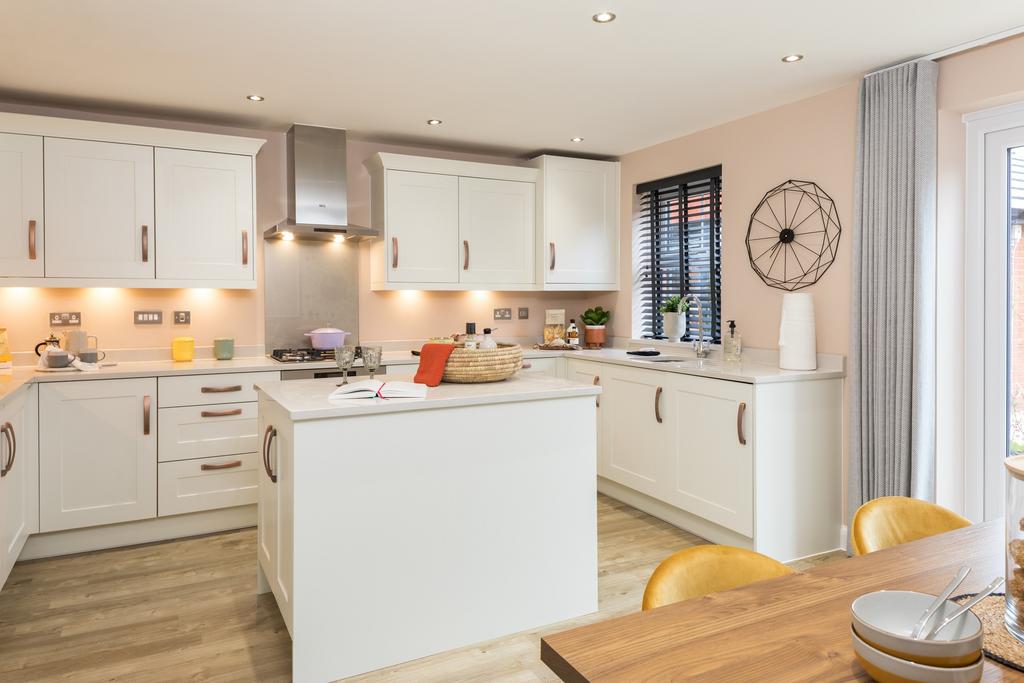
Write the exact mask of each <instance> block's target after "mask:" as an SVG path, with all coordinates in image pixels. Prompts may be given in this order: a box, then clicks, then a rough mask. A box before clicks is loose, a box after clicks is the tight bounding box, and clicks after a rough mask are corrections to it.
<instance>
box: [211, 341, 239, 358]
mask: <svg viewBox="0 0 1024 683" xmlns="http://www.w3.org/2000/svg"><path fill="white" fill-rule="evenodd" d="M213 357H214V358H216V359H217V360H231V359H232V358H234V357H235V340H234V339H232V338H231V337H217V338H216V339H214V340H213Z"/></svg>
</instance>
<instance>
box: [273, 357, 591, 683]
mask: <svg viewBox="0 0 1024 683" xmlns="http://www.w3.org/2000/svg"><path fill="white" fill-rule="evenodd" d="M385 379H400V380H408V379H409V378H408V377H388V378H385ZM334 388H335V381H334V380H302V381H291V382H266V383H262V384H260V385H258V387H257V389H258V393H259V422H260V434H262V435H263V453H262V456H263V473H262V475H261V477H260V491H259V525H258V526H259V528H258V550H257V554H258V562H257V566H258V570H257V573H258V590H259V592H261V593H266V592H270V591H272V592H273V594H274V597H275V599H276V601H277V604H278V607H279V608H280V611H281V614H282V616H283V618H284V621H285V624H286V625H287V627H288V631H289V633H290V634H291V637H292V672H293V678H294V680H295V681H299V682H318V683H319V682H322V681H330V680H335V679H339V678H343V677H346V676H352V675H355V674H359V673H363V672H366V671H372V670H374V669H379V668H381V667H385V666H389V665H393V664H396V663H399V662H404V661H408V660H411V659H415V658H418V657H423V656H426V655H429V654H433V653H436V652H441V651H444V650H448V649H452V648H456V647H462V646H465V645H469V644H472V643H476V642H480V641H484V640H487V639H490V638H494V637H497V636H501V635H505V634H509V633H514V632H517V631H522V630H526V629H530V628H535V627H538V626H541V625H544V624H549V623H552V622H556V621H561V620H564V619H569V618H572V617H576V616H579V615H582V614H586V613H589V612H593V611H595V610H596V609H597V517H596V452H597V444H596V436H595V435H596V423H595V421H596V415H595V410H594V401H595V395H596V394H598V393H599V392H600V391H601V389H600V387H595V386H590V385H584V384H579V383H575V382H570V381H566V380H562V379H557V378H552V377H546V376H538V375H534V374H522V373H521V374H520V375H518V376H517V377H514V378H512V379H510V380H507V381H504V382H497V383H493V384H463V385H459V384H442V385H441V386H439V387H435V388H432V389H430V390H429V392H428V395H427V397H426V398H423V399H379V398H373V399H346V400H330V399H329V398H328V395H329V394H330V393H331V391H333V390H334Z"/></svg>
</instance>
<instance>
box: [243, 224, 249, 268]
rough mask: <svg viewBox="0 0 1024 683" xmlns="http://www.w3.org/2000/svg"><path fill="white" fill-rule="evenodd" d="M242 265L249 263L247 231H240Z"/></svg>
mask: <svg viewBox="0 0 1024 683" xmlns="http://www.w3.org/2000/svg"><path fill="white" fill-rule="evenodd" d="M242 265H243V266H247V265H249V231H248V230H243V231H242Z"/></svg>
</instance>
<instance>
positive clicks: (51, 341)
mask: <svg viewBox="0 0 1024 683" xmlns="http://www.w3.org/2000/svg"><path fill="white" fill-rule="evenodd" d="M44 346H52V347H54V348H56V349H59V348H60V339H57V336H56V335H55V334H54V333H53V332H51V333H50V336H49V337H47V338H46V339H44V340H43V341H41V342H39V343H38V344H36V355H37V356H41V355H43V352H42V351H41V350H40V349H42V348H43V347H44Z"/></svg>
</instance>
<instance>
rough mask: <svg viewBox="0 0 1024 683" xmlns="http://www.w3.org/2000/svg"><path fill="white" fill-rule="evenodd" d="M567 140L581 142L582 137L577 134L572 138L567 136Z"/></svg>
mask: <svg viewBox="0 0 1024 683" xmlns="http://www.w3.org/2000/svg"><path fill="white" fill-rule="evenodd" d="M569 142H583V138H581V137H579V136H577V137H574V138H569Z"/></svg>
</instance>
